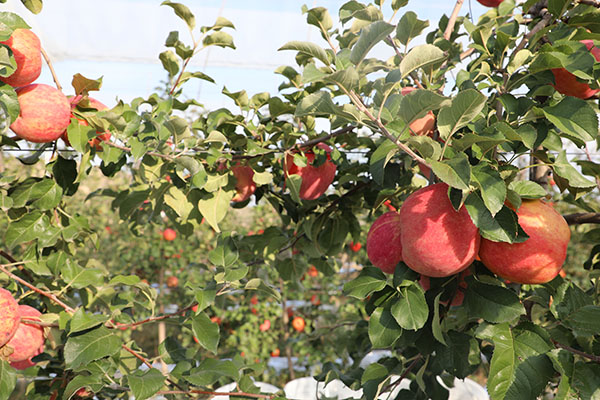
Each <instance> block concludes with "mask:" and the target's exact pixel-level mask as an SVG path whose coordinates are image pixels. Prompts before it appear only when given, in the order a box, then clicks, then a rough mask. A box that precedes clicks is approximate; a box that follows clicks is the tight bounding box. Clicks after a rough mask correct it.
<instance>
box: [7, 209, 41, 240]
mask: <svg viewBox="0 0 600 400" xmlns="http://www.w3.org/2000/svg"><path fill="white" fill-rule="evenodd" d="M49 225H50V222H49V220H48V217H47V216H46V215H45V214H42V213H41V212H39V211H34V212H31V213H28V214H25V215H24V216H23V217H22V218H21V219H19V220H18V221H15V222H13V223H11V224H10V225H9V226H8V229H7V230H6V236H5V241H6V245H7V246H8V247H9V248H13V247H14V246H16V245H18V244H21V243H24V242H29V241H31V240H34V239H37V238H39V237H40V236H42V235H45V232H46V230H47V229H48V228H49Z"/></svg>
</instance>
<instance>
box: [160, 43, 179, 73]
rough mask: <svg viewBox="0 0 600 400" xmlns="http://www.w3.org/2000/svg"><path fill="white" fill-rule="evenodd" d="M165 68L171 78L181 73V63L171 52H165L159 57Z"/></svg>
mask: <svg viewBox="0 0 600 400" xmlns="http://www.w3.org/2000/svg"><path fill="white" fill-rule="evenodd" d="M158 58H159V59H160V62H161V63H162V66H163V68H164V69H165V70H166V71H167V72H168V73H169V76H170V77H174V76H175V75H177V73H178V72H179V62H178V60H177V56H176V55H175V53H173V52H172V51H171V50H166V51H163V52H162V53H160V54H159V55H158Z"/></svg>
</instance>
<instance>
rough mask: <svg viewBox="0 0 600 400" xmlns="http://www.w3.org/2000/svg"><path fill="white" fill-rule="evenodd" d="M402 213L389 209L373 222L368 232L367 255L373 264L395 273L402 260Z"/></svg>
mask: <svg viewBox="0 0 600 400" xmlns="http://www.w3.org/2000/svg"><path fill="white" fill-rule="evenodd" d="M400 226H401V225H400V214H398V213H397V212H395V211H389V212H387V213H385V214H383V215H382V216H380V217H379V218H377V219H376V220H375V222H373V225H371V228H370V229H369V233H368V234H367V257H369V261H371V264H373V265H374V266H376V267H377V268H379V269H381V270H382V271H383V272H385V273H387V274H393V273H394V270H395V269H396V264H398V263H399V262H400V261H402V243H401V239H400V233H401V229H400Z"/></svg>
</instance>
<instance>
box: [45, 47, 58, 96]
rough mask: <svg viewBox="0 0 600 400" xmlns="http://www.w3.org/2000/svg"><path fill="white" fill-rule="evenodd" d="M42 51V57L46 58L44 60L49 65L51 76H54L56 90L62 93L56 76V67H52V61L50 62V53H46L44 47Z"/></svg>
mask: <svg viewBox="0 0 600 400" xmlns="http://www.w3.org/2000/svg"><path fill="white" fill-rule="evenodd" d="M40 51H41V52H42V56H43V57H44V60H45V61H46V64H47V65H48V68H49V69H50V74H52V79H53V80H54V84H55V85H56V88H57V89H58V90H60V91H61V92H62V86H61V85H60V82H59V81H58V76H57V75H56V71H54V67H53V66H52V61H51V60H50V57H49V56H48V53H46V50H44V48H43V47H40Z"/></svg>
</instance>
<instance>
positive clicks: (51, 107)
mask: <svg viewBox="0 0 600 400" xmlns="http://www.w3.org/2000/svg"><path fill="white" fill-rule="evenodd" d="M17 98H18V100H19V106H20V107H21V111H20V112H19V116H18V117H17V119H16V120H15V122H13V123H12V124H11V125H10V129H12V131H13V132H14V133H15V134H16V135H17V136H18V137H20V138H22V139H25V140H28V141H30V142H35V143H48V142H52V141H54V140H56V139H58V138H59V137H60V136H61V135H62V134H63V132H64V131H65V129H67V126H69V123H70V122H71V106H70V105H69V100H68V99H67V96H65V95H64V94H63V93H62V92H61V91H59V90H57V89H55V88H53V87H52V86H49V85H44V84H32V85H27V86H23V87H20V88H18V89H17Z"/></svg>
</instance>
